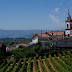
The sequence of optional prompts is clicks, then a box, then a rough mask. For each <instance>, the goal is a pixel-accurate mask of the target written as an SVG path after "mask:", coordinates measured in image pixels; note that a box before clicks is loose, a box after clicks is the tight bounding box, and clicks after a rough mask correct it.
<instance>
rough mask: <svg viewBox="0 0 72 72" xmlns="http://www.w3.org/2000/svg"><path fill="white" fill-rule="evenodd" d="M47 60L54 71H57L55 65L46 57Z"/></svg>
mask: <svg viewBox="0 0 72 72" xmlns="http://www.w3.org/2000/svg"><path fill="white" fill-rule="evenodd" d="M48 61H49V63H50V65H51V67H52V68H53V69H54V70H55V71H56V72H59V71H58V70H57V69H56V67H55V66H54V65H53V63H52V62H51V60H50V59H49V58H48Z"/></svg>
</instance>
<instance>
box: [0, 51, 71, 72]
mask: <svg viewBox="0 0 72 72" xmlns="http://www.w3.org/2000/svg"><path fill="white" fill-rule="evenodd" d="M0 72H72V54H71V53H70V52H67V53H63V56H62V55H61V54H58V57H57V56H56V55H54V57H52V56H51V55H49V58H47V57H46V56H43V58H42V57H41V56H39V57H38V59H36V57H34V58H33V59H32V58H31V57H30V58H28V59H26V58H20V59H19V60H18V61H16V60H14V61H13V62H12V61H11V60H8V61H6V60H4V61H2V62H0Z"/></svg>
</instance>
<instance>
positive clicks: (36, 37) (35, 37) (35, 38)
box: [32, 34, 50, 43]
mask: <svg viewBox="0 0 72 72" xmlns="http://www.w3.org/2000/svg"><path fill="white" fill-rule="evenodd" d="M49 37H50V36H49V35H47V34H35V35H33V37H32V43H38V42H39V41H44V40H48V39H49Z"/></svg>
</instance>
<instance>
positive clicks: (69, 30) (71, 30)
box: [65, 10, 72, 36]
mask: <svg viewBox="0 0 72 72" xmlns="http://www.w3.org/2000/svg"><path fill="white" fill-rule="evenodd" d="M65 24H66V28H65V35H66V36H69V35H70V34H72V20H71V16H70V14H69V10H68V16H67V17H66V21H65Z"/></svg>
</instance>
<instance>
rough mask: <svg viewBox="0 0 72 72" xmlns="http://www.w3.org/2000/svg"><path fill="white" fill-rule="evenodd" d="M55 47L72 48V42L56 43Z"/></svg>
mask: <svg viewBox="0 0 72 72" xmlns="http://www.w3.org/2000/svg"><path fill="white" fill-rule="evenodd" d="M56 46H57V47H72V42H56Z"/></svg>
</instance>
